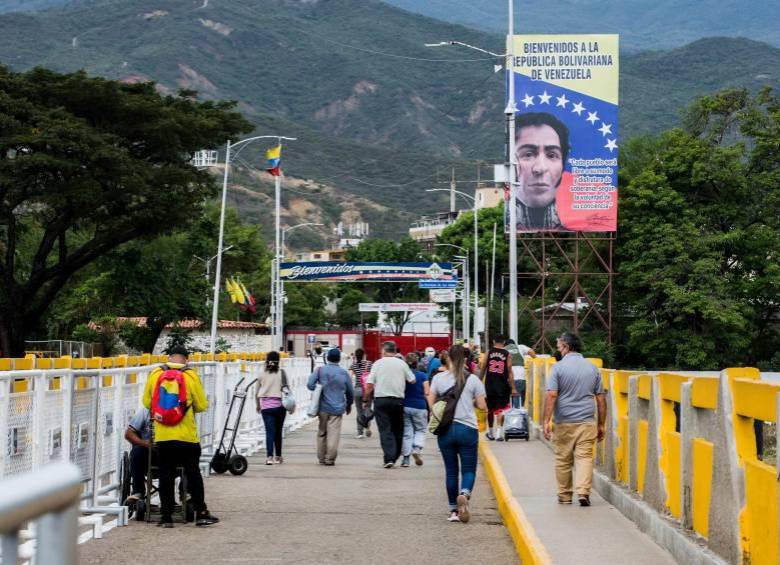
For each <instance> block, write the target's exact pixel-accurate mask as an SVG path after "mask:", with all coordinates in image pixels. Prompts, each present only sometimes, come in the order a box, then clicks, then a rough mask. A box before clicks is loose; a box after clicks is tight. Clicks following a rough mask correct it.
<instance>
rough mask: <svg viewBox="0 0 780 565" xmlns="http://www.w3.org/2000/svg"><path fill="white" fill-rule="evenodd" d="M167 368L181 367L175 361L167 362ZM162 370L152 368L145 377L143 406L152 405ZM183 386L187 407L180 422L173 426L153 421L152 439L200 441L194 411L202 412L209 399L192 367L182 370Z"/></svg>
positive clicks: (156, 440)
mask: <svg viewBox="0 0 780 565" xmlns="http://www.w3.org/2000/svg"><path fill="white" fill-rule="evenodd" d="M168 368H169V369H181V368H182V366H181V365H177V364H175V363H169V364H168ZM162 372H163V370H162V368H161V367H158V368H157V369H154V370H153V371H152V372H151V373H149V377H148V378H147V379H146V387H145V388H144V406H146V407H147V408H149V409H151V407H152V394H154V387H155V385H156V384H157V379H158V378H160V375H161V374H162ZM184 386H185V387H187V406H188V407H189V409H188V410H187V412H185V414H184V418H182V420H181V422H179V423H178V424H176V425H175V426H163V425H162V424H158V423H157V422H155V423H154V441H155V442H158V441H185V442H188V443H200V436H199V435H198V426H197V424H196V423H195V413H196V412H203V411H204V410H206V409H207V408H208V407H209V401H208V399H207V398H206V393H205V392H204V390H203V385H202V384H201V382H200V378H199V377H198V374H197V373H196V372H195V371H193V370H192V369H187V370H185V371H184Z"/></svg>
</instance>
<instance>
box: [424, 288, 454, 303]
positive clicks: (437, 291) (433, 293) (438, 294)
mask: <svg viewBox="0 0 780 565" xmlns="http://www.w3.org/2000/svg"><path fill="white" fill-rule="evenodd" d="M428 292H429V293H430V294H429V295H430V299H431V302H441V303H445V302H455V289H454V288H432V289H431V290H429V291H428Z"/></svg>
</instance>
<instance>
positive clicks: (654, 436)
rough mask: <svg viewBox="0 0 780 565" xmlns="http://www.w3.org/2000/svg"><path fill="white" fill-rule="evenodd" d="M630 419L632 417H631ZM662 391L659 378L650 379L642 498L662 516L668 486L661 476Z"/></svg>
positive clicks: (664, 510)
mask: <svg viewBox="0 0 780 565" xmlns="http://www.w3.org/2000/svg"><path fill="white" fill-rule="evenodd" d="M629 417H630V415H629ZM662 451H663V450H662V448H661V391H660V383H659V382H658V376H657V375H653V376H652V377H651V379H650V404H649V406H648V408H647V459H646V461H647V465H646V467H647V468H646V469H645V484H644V489H643V492H642V498H643V499H644V500H645V502H647V503H648V504H649V505H650V506H651V507H652V508H653V509H655V510H656V511H657V512H660V513H661V514H665V513H666V512H667V510H666V485H665V484H664V481H663V478H662V476H661V465H660V462H661V453H662Z"/></svg>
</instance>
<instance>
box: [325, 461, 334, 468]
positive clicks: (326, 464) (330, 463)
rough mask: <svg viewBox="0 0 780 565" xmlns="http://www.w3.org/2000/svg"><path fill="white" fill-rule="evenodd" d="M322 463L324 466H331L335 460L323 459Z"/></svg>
mask: <svg viewBox="0 0 780 565" xmlns="http://www.w3.org/2000/svg"><path fill="white" fill-rule="evenodd" d="M322 464H323V465H325V466H326V467H333V466H334V465H335V464H336V462H335V461H323V462H322Z"/></svg>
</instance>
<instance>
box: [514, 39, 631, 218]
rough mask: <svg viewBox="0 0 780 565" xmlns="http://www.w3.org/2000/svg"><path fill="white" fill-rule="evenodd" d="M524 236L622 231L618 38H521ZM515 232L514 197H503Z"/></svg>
mask: <svg viewBox="0 0 780 565" xmlns="http://www.w3.org/2000/svg"><path fill="white" fill-rule="evenodd" d="M508 41H512V42H513V45H511V46H508V47H511V48H512V49H513V51H511V52H512V54H513V56H512V58H511V65H510V66H511V68H510V72H509V73H507V74H508V78H507V80H513V81H514V84H515V103H516V106H517V113H516V115H515V157H516V163H517V167H516V175H515V179H516V184H515V187H514V190H516V195H517V206H516V211H517V225H516V229H517V231H518V232H525V233H528V232H532V233H535V232H571V231H583V232H610V231H616V230H617V157H618V136H617V131H618V69H619V65H618V36H617V35H516V36H514V37H512V38H508ZM505 200H506V204H507V205H506V206H505V207H504V209H505V218H504V219H505V227H506V229H507V230H509V223H510V222H509V205H508V200H509V193H508V192H507V194H505Z"/></svg>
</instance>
